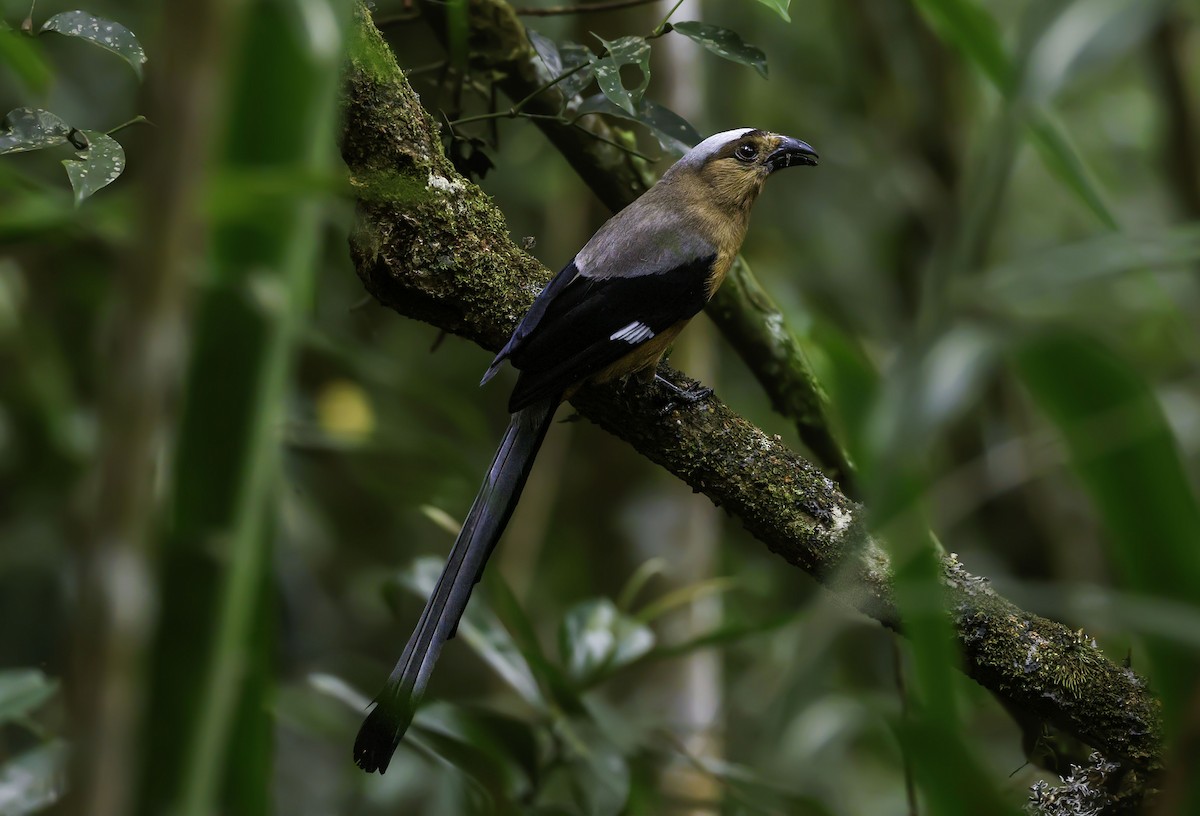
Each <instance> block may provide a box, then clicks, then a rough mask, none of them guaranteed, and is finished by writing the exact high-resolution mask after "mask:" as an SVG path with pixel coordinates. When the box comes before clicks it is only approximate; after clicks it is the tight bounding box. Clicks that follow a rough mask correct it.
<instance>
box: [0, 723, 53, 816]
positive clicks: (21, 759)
mask: <svg viewBox="0 0 1200 816" xmlns="http://www.w3.org/2000/svg"><path fill="white" fill-rule="evenodd" d="M66 764H67V744H66V743H65V742H64V741H63V740H53V741H51V742H48V743H46V744H44V745H40V746H38V747H37V748H34V749H33V750H31V751H26V752H25V753H23V754H21V755H19V756H17V757H16V758H14V759H12V760H10V761H9V762H6V763H5V764H4V765H0V813H3V814H4V815H5V816H25V814H27V813H37V812H39V811H43V810H45V809H46V808H48V807H50V806H51V805H53V804H54V803H55V802H57V801H58V800H59V799H61V798H62V797H63V794H64V793H66Z"/></svg>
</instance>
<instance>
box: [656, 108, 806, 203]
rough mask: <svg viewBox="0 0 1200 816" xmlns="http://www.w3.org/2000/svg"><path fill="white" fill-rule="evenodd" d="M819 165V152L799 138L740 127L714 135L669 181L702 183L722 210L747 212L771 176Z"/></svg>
mask: <svg viewBox="0 0 1200 816" xmlns="http://www.w3.org/2000/svg"><path fill="white" fill-rule="evenodd" d="M816 163H817V152H816V151H815V150H813V149H812V148H811V147H810V146H809V145H808V144H806V143H804V142H802V141H800V140H799V139H793V138H791V137H790V136H781V135H780V134H778V133H770V132H768V131H765V130H757V129H755V128H740V129H738V130H727V131H725V132H724V133H717V134H715V135H713V136H709V137H708V138H707V139H705V140H704V141H702V142H701V143H700V144H698V145H696V146H695V147H693V148H692V149H691V150H689V151H688V152H687V153H686V154H685V155H684V157H683V158H682V159H680V160H679V161H678V162H676V163H675V165H674V166H673V167H672V168H671V169H670V170H668V171H667V176H669V177H672V178H673V179H674V180H678V181H680V182H684V183H692V184H697V185H698V190H701V191H702V195H704V196H712V197H713V198H712V203H715V204H717V205H718V206H721V207H729V208H737V209H745V208H749V206H750V205H751V204H753V203H754V199H755V198H757V196H758V194H759V193H760V192H761V191H762V187H763V184H764V183H765V182H766V180H767V176H769V175H771V174H772V173H774V172H775V171H777V170H782V169H784V168H785V167H796V166H799V165H815V164H816ZM665 178H666V177H664V180H665Z"/></svg>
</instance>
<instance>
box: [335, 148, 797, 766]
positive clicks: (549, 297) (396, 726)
mask: <svg viewBox="0 0 1200 816" xmlns="http://www.w3.org/2000/svg"><path fill="white" fill-rule="evenodd" d="M816 163H817V154H816V152H814V151H813V149H812V148H811V147H809V146H808V145H807V144H805V143H804V142H802V141H799V140H798V139H792V138H789V137H786V136H780V135H778V134H775V133H768V132H766V131H762V130H755V129H754V128H742V129H739V130H727V131H725V132H724V133H718V134H716V135H715V136H710V137H708V138H707V139H705V140H704V141H702V142H701V143H700V144H698V145H696V146H695V147H694V148H692V149H691V150H690V151H689V152H688V153H687V154H686V155H685V156H684V157H683V158H681V159H680V160H679V161H677V162H676V163H675V164H674V165H673V166H672V167H671V168H670V169H669V170H667V172H666V173H665V174H664V175H663V177H662V178H661V179H659V181H658V183H657V184H655V185H654V186H653V187H651V188H650V189H649V190H647V191H646V193H645V194H644V195H642V197H641V198H639V199H638V200H637V201H635V202H633V203H632V204H630V205H629V206H628V207H626V208H625V209H623V210H621V212H619V213H617V214H616V215H615V216H613V217H612V218H611V219H610V220H609V221H608V222H607V223H606V224H605V225H604V226H602V227H601V228H600V230H599V231H598V232H597V233H596V234H595V235H593V236H592V239H591V240H590V241H588V242H587V244H586V245H585V246H584V247H583V249H581V250H580V251H579V253H578V254H577V255H576V256H575V258H574V259H573V260H572V261H571V262H570V263H569V264H567V266H566V267H565V268H564V269H563V270H562V271H561V272H559V273H558V275H557V276H555V278H554V279H553V280H551V281H550V283H549V284H547V285H546V288H545V289H543V290H542V292H541V294H540V295H538V297H537V299H536V300H535V301H534V302H533V305H532V306H530V308H529V311H528V312H527V313H526V314H525V317H524V318H523V319H522V320H521V322H520V324H519V325H518V326H517V328H516V331H514V332H513V335H512V338H511V339H509V341H508V343H506V344H505V346H504V348H502V349H501V350H500V353H499V354H497V355H496V359H495V360H493V361H492V364H491V366H490V367H489V368H488V370H487V373H486V374H484V375H483V382H484V383H486V382H487V381H488V380H490V379H491V378H492V377H493V376H494V375H495V373H496V371H497V370H498V369H499V368H500V365H501V364H502V363H503V362H504V361H505V360H508V361H509V362H510V363H511V364H512V366H513V367H514V368H516V369H517V371H518V372H519V375H518V377H517V384H516V386H515V387H514V388H513V391H512V396H511V397H509V401H508V408H509V410H510V411H512V419H511V420H510V421H509V424H508V430H507V431H506V432H505V434H504V440H503V441H502V442H501V443H500V448H499V450H497V451H496V457H495V459H494V460H493V461H492V466H491V469H490V470H489V471H488V474H487V478H486V479H485V480H484V482H483V486H482V487H481V488H480V489H479V494H478V495H477V496H476V497H475V502H474V504H472V505H471V510H470V512H468V513H467V518H466V521H464V522H463V526H462V531H461V532H460V533H459V534H458V539H457V540H456V541H455V542H454V548H453V549H452V550H451V551H450V557H449V559H448V560H447V561H446V566H445V568H444V569H443V570H442V575H441V577H440V578H439V579H438V582H437V586H436V587H435V588H434V590H433V594H432V595H431V596H430V597H429V601H428V603H427V604H426V605H425V611H423V612H422V613H421V619H420V620H419V621H418V622H417V627H416V630H415V631H414V632H413V634H412V637H411V638H410V639H409V641H408V645H407V646H405V647H404V652H403V654H401V656H400V660H399V662H397V663H396V668H395V669H393V671H392V674H391V676H390V677H389V678H388V680H387V684H386V685H385V686H384V688H383V691H381V692H380V693H379V696H378V697H376V698H375V707H374V708H373V709H372V710H371V712H370V713H369V714H368V715H367V718H366V720H365V721H364V722H363V724H362V728H360V729H359V732H358V738H357V739H356V740H355V742H354V761H355V762H356V763H357V764H358V765H359V767H361V768H362V769H363V770H364V771H368V772H371V771H379V772H380V773H383V772H384V771H385V770H386V769H387V766H388V762H390V761H391V758H392V753H393V752H394V751H395V750H396V746H397V745H398V744H399V742H400V738H401V737H403V736H404V732H405V730H406V729H407V728H408V726H409V723H410V722H412V718H413V713H414V712H415V710H416V706H417V703H418V702H419V701H420V699H421V696H422V694H423V693H424V691H425V686H426V685H427V684H428V682H429V675H430V673H431V672H432V671H433V665H434V663H435V662H436V661H437V658H438V654H439V653H440V652H441V650H442V646H443V644H445V642H446V641H447V640H449V639H450V638H452V637H454V633H455V630H456V629H457V627H458V622H459V619H460V618H461V617H462V614H463V611H464V610H465V609H466V606H467V600H468V599H469V598H470V596H471V590H472V588H473V587H474V585H475V584H476V582H478V581H479V578H480V576H481V574H482V573H483V568H484V565H485V564H486V563H487V559H488V556H489V555H491V552H492V550H493V548H494V547H495V546H496V542H497V540H498V539H499V538H500V534H501V533H502V532H503V531H504V527H505V525H506V524H508V519H509V516H511V515H512V511H513V508H514V507H515V506H516V503H517V498H518V497H519V496H520V494H521V489H522V487H524V485H525V479H526V477H527V476H528V475H529V470H530V468H531V467H532V465H533V459H534V456H535V455H536V454H537V451H538V448H539V447H541V444H542V439H543V438H544V437H545V435H546V429H547V428H548V427H549V425H550V420H551V418H552V417H553V415H554V410H555V408H556V407H557V406H558V404H559V403H560V402H562V401H563V400H564V399H567V398H568V397H570V396H571V395H572V394H573V393H574V392H575V390H576V389H577V388H579V387H580V386H581V385H583V384H585V383H589V382H605V381H607V380H613V379H616V378H618V377H625V376H628V375H635V376H637V377H639V378H641V379H644V380H646V381H649V380H652V379H654V377H655V376H656V374H655V370H656V368H657V366H658V362H659V360H660V359H661V358H662V356H663V355H664V354H665V353H666V351H667V349H668V347H669V346H670V345H671V342H672V341H673V340H674V339H675V337H676V335H678V334H679V332H680V330H681V329H682V328H683V327H684V325H685V324H686V323H687V322H688V321H689V320H691V319H692V318H693V317H695V316H696V314H697V313H698V312H699V311H700V310H701V309H702V308H703V307H704V305H705V304H706V303H707V302H708V300H709V298H711V297H712V296H713V293H714V292H716V290H717V287H718V286H720V285H721V281H722V280H724V278H725V273H726V272H727V271H728V270H729V266H730V264H731V263H732V262H733V259H734V257H735V256H736V255H737V253H738V249H739V248H740V247H741V245H742V239H743V238H744V237H745V235H746V227H747V225H748V223H749V220H750V207H751V205H752V204H753V203H754V200H755V199H756V198H757V197H758V194H759V193H760V192H761V191H762V188H763V184H764V182H766V180H767V176H769V175H771V173H773V172H775V171H776V170H780V169H782V168H784V167H791V166H793V165H815V164H816ZM662 382H663V383H664V384H665V386H667V387H669V388H670V389H672V390H673V391H675V392H676V393H675V395H674V397H675V398H676V399H682V400H689V401H691V400H695V399H698V398H703V397H704V396H707V393H708V392H707V391H701V392H686V391H682V390H680V389H677V388H676V387H675V386H674V385H673V384H671V383H669V382H667V381H666V380H662Z"/></svg>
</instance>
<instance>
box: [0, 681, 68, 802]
mask: <svg viewBox="0 0 1200 816" xmlns="http://www.w3.org/2000/svg"><path fill="white" fill-rule="evenodd" d="M57 691H58V682H57V681H54V680H50V679H49V678H47V677H46V675H44V674H42V673H41V672H40V671H38V670H37V669H8V670H6V671H2V672H0V725H4V724H5V723H10V722H12V721H13V720H19V719H21V718H22V717H25V716H27V715H29V714H31V713H32V712H34V711H35V710H37V708H38V707H40V706H41V705H42V704H43V703H45V702H46V701H47V700H49V699H50V698H51V697H53V696H54V694H55V693H56V692H57ZM0 812H6V811H3V809H0Z"/></svg>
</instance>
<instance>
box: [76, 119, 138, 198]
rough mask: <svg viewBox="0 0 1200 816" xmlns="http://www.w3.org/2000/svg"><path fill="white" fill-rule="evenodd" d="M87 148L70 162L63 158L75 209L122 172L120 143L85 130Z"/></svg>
mask: <svg viewBox="0 0 1200 816" xmlns="http://www.w3.org/2000/svg"><path fill="white" fill-rule="evenodd" d="M83 133H84V135H85V136H87V139H88V141H89V142H91V147H89V148H88V149H87V150H80V151H78V152H77V153H76V154H75V156H76V158H74V159H64V160H63V167H65V168H66V169H67V177H68V178H70V179H71V189H73V190H74V191H75V206H77V207H78V206H79V205H80V204H82V203H83V200H84V199H85V198H87V197H88V196H90V195H92V194H93V193H95V192H96V191H97V190H99V189H101V188H102V187H107V186H108V185H110V184H112V183H113V182H114V181H116V180H117V177H118V176H120V175H121V171H123V170H124V169H125V148H123V147H121V143H120V142H118V141H117V140H116V139H114V138H113V137H112V136H109V135H108V134H107V133H101V132H100V131H98V130H85V131H83Z"/></svg>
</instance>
